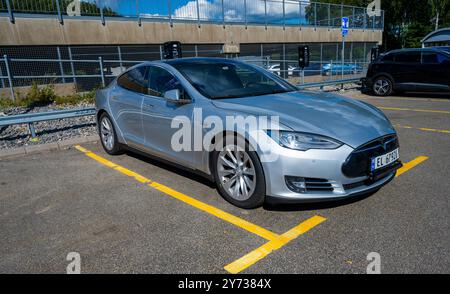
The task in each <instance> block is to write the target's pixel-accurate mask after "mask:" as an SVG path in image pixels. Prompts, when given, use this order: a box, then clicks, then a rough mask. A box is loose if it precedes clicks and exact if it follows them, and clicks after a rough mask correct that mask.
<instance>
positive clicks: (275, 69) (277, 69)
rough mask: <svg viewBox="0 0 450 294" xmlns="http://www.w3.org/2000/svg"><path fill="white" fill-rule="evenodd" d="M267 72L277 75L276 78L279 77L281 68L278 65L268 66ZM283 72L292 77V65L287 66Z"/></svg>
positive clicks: (293, 68)
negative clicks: (285, 71)
mask: <svg viewBox="0 0 450 294" xmlns="http://www.w3.org/2000/svg"><path fill="white" fill-rule="evenodd" d="M267 70H268V71H270V72H272V73H274V74H277V75H278V76H281V66H280V64H279V63H277V64H272V65H270V66H269V67H268V68H267ZM285 70H287V73H288V76H292V75H294V70H295V67H294V66H292V65H288V68H287V69H285Z"/></svg>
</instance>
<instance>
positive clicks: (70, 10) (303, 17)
mask: <svg viewBox="0 0 450 294" xmlns="http://www.w3.org/2000/svg"><path fill="white" fill-rule="evenodd" d="M76 3H80V4H79V6H78V5H77V4H76ZM77 7H79V9H77ZM0 13H3V14H5V15H8V16H9V18H10V20H11V22H14V21H15V16H16V15H17V16H21V17H24V16H25V17H26V16H28V15H40V16H41V17H45V15H48V16H54V17H57V18H58V19H59V21H60V22H61V23H63V22H64V19H65V18H71V17H72V18H73V17H96V18H98V19H99V20H101V21H102V23H103V24H104V23H105V22H106V20H107V19H109V18H119V17H122V18H134V19H136V20H137V21H138V22H139V23H141V21H142V20H146V19H149V20H152V19H156V20H162V21H167V22H170V24H173V22H197V23H198V24H199V25H200V24H201V23H205V22H206V23H222V24H224V25H225V24H245V25H247V24H256V25H266V26H267V25H282V26H314V27H341V18H342V17H344V16H345V17H349V19H350V28H352V29H383V27H384V11H382V10H379V11H375V12H374V13H371V14H370V15H369V14H368V13H367V8H364V7H356V6H349V5H341V4H331V3H322V2H310V1H298V0H161V1H151V0H89V1H87V0H76V1H72V0H0Z"/></svg>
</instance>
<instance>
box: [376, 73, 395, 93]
mask: <svg viewBox="0 0 450 294" xmlns="http://www.w3.org/2000/svg"><path fill="white" fill-rule="evenodd" d="M392 90H393V86H392V81H391V80H390V79H388V78H387V77H378V78H376V79H375V81H374V83H373V92H374V94H375V95H377V96H389V95H391V94H392Z"/></svg>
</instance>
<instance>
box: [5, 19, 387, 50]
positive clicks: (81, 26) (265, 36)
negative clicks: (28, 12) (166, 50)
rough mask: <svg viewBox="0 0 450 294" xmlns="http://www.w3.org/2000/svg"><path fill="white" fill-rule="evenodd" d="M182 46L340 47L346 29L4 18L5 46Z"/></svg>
mask: <svg viewBox="0 0 450 294" xmlns="http://www.w3.org/2000/svg"><path fill="white" fill-rule="evenodd" d="M172 40H177V41H180V42H182V43H191V44H193V43H195V44H202V43H203V44H241V43H301V42H340V41H341V40H342V38H341V31H340V29H328V28H317V29H314V28H312V27H302V28H301V29H300V28H299V27H286V28H285V29H283V27H281V26H268V27H267V29H266V28H265V27H264V26H250V25H249V26H248V27H247V28H246V27H245V26H244V25H226V26H225V28H224V27H223V26H222V25H216V24H201V26H200V27H198V25H197V24H196V23H174V24H173V27H171V26H170V24H169V23H167V22H150V21H143V22H142V26H139V25H138V23H137V21H136V20H107V22H106V24H105V25H102V23H101V22H100V21H99V20H94V19H83V20H80V19H65V20H64V24H63V25H61V24H60V23H59V22H58V20H57V19H56V18H55V19H52V18H16V22H15V23H14V24H13V23H11V22H10V21H9V18H7V17H0V46H8V45H10V46H21V45H93V44H96V45H99V44H105V45H114V44H124V45H125V44H161V43H164V42H167V41H172ZM346 41H348V42H379V43H381V41H382V31H380V30H359V29H358V30H350V33H349V35H348V37H347V38H346Z"/></svg>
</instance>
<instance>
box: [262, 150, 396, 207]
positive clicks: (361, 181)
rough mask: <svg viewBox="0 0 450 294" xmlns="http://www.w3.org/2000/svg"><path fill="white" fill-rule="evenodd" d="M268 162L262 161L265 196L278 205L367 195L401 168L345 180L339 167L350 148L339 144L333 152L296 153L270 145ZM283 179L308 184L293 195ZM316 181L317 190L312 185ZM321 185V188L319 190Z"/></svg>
mask: <svg viewBox="0 0 450 294" xmlns="http://www.w3.org/2000/svg"><path fill="white" fill-rule="evenodd" d="M271 148H273V149H272V153H273V155H272V158H270V157H268V158H270V159H271V160H262V165H263V169H264V173H265V179H266V194H267V196H268V197H269V198H270V200H272V201H278V202H320V201H328V200H338V199H342V198H348V197H353V196H357V195H361V194H366V193H370V192H371V191H374V190H377V189H379V188H381V187H382V186H384V185H386V184H387V183H389V182H390V181H391V180H392V179H393V178H394V177H395V173H396V170H397V169H398V168H399V167H401V163H400V162H399V161H398V162H396V163H394V164H393V165H392V166H390V167H389V168H387V169H385V170H384V171H383V173H382V174H379V175H376V176H375V177H373V178H371V176H369V175H367V176H364V177H358V178H349V177H347V176H345V175H344V173H343V172H342V165H343V164H344V162H345V161H346V159H347V158H348V156H349V155H350V154H351V153H352V152H353V151H354V149H353V148H351V147H350V146H347V145H343V146H341V147H340V148H338V149H335V150H308V151H297V150H291V149H287V148H284V147H281V146H279V145H278V144H276V143H275V142H274V144H273V145H272V146H271ZM286 176H293V177H301V178H305V179H307V180H306V181H307V182H308V181H312V184H311V183H310V188H308V184H306V191H304V192H303V193H298V192H294V191H293V190H291V188H289V187H288V185H287V183H286ZM317 182H319V183H320V185H319V186H320V187H322V188H320V187H319V188H318V187H317V186H316V185H315V183H317ZM323 186H324V187H323Z"/></svg>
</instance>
